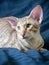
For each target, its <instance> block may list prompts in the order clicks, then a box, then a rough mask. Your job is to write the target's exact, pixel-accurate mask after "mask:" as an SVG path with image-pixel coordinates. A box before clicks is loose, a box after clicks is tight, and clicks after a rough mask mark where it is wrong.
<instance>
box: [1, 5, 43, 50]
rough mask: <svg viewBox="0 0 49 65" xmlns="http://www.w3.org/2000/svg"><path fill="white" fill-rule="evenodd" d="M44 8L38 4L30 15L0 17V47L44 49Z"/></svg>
mask: <svg viewBox="0 0 49 65" xmlns="http://www.w3.org/2000/svg"><path fill="white" fill-rule="evenodd" d="M42 19H43V10H42V8H41V6H40V5H37V6H36V7H35V8H34V9H33V10H32V11H31V12H30V14H29V15H28V16H25V17H23V18H17V17H14V16H10V17H4V18H0V48H17V49H19V50H20V51H27V50H29V49H36V50H43V48H42V47H43V45H44V40H43V38H42V37H41V35H40V24H41V22H42Z"/></svg>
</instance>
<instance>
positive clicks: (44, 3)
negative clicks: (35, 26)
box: [0, 0, 49, 65]
mask: <svg viewBox="0 0 49 65" xmlns="http://www.w3.org/2000/svg"><path fill="white" fill-rule="evenodd" d="M36 5H41V7H42V8H43V14H44V17H43V22H42V23H41V28H40V32H41V35H42V37H43V39H44V42H45V45H44V48H46V49H48V50H49V0H0V18H2V17H7V16H15V17H19V18H21V17H24V16H26V15H29V13H30V11H31V10H32V9H33V8H34V7H35V6H36ZM27 64H28V65H49V51H44V52H38V51H36V50H33V49H32V50H29V51H27V52H25V53H22V52H20V51H19V50H17V49H13V48H0V65H27Z"/></svg>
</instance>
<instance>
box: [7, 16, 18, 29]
mask: <svg viewBox="0 0 49 65" xmlns="http://www.w3.org/2000/svg"><path fill="white" fill-rule="evenodd" d="M7 21H8V22H9V23H10V25H11V26H12V28H14V29H15V27H16V25H17V23H18V22H17V18H16V17H7Z"/></svg>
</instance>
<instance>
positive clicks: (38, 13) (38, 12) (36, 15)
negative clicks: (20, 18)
mask: <svg viewBox="0 0 49 65" xmlns="http://www.w3.org/2000/svg"><path fill="white" fill-rule="evenodd" d="M29 16H30V17H32V18H33V19H35V20H37V21H38V22H39V23H41V22H42V19H43V10H42V8H41V6H40V5H37V6H36V7H35V8H34V9H33V10H32V11H31V13H30V15H29Z"/></svg>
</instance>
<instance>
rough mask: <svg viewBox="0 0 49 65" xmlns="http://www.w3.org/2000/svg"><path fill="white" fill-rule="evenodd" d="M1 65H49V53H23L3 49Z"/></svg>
mask: <svg viewBox="0 0 49 65" xmlns="http://www.w3.org/2000/svg"><path fill="white" fill-rule="evenodd" d="M0 65H49V51H44V52H38V51H36V50H29V51H27V52H25V53H22V52H20V51H19V50H17V49H14V48H10V49H9V48H7V49H5V48H3V49H0Z"/></svg>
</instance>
